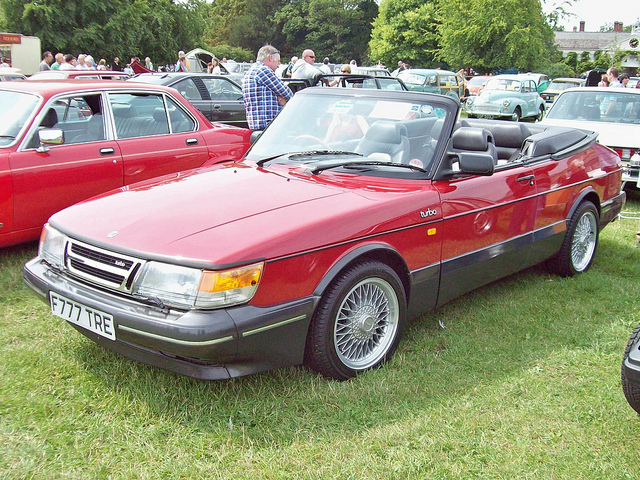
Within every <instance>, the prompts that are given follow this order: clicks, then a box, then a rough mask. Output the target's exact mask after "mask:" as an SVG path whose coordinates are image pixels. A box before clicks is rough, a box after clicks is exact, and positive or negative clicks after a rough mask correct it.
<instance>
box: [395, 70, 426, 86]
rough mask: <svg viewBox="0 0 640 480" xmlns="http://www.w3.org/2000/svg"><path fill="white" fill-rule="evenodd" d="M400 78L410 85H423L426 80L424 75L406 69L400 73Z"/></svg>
mask: <svg viewBox="0 0 640 480" xmlns="http://www.w3.org/2000/svg"><path fill="white" fill-rule="evenodd" d="M398 78H399V79H400V80H402V81H403V82H404V83H407V84H409V85H422V84H423V83H424V80H425V76H424V75H419V74H417V73H411V72H409V71H407V70H404V71H402V72H400V73H399V74H398Z"/></svg>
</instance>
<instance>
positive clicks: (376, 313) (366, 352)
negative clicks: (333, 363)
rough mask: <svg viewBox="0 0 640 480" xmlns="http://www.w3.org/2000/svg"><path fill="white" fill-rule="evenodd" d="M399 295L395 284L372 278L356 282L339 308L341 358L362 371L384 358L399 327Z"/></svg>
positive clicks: (337, 340)
mask: <svg viewBox="0 0 640 480" xmlns="http://www.w3.org/2000/svg"><path fill="white" fill-rule="evenodd" d="M398 315H399V313H398V298H397V296H396V295H395V292H394V290H393V288H392V287H391V285H389V283H387V282H386V281H384V280H382V279H380V278H370V279H366V280H363V281H362V282H360V283H358V284H357V285H355V286H354V287H353V288H352V289H351V290H350V291H349V292H348V293H347V296H346V297H345V299H344V301H343V302H342V304H341V305H340V307H339V309H338V315H337V318H336V326H335V333H334V343H335V349H336V352H337V354H338V357H339V358H340V360H341V361H342V363H344V364H345V365H346V366H347V367H349V368H352V369H354V370H362V369H366V368H369V367H371V366H373V365H375V364H376V363H377V362H378V361H380V359H381V358H383V357H384V356H385V355H386V353H387V351H388V350H389V346H390V345H391V343H392V342H393V340H394V338H395V333H396V330H397V328H398Z"/></svg>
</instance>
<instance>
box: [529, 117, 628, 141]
mask: <svg viewBox="0 0 640 480" xmlns="http://www.w3.org/2000/svg"><path fill="white" fill-rule="evenodd" d="M540 123H542V124H544V125H553V126H559V127H570V128H581V129H583V130H589V131H592V132H598V143H600V144H602V145H606V146H607V147H612V148H613V147H621V148H638V147H640V140H638V133H640V129H639V127H638V125H632V124H626V125H625V124H624V123H610V122H593V121H583V120H582V121H581V120H560V119H553V118H548V117H545V118H543V119H542V121H541V122H540Z"/></svg>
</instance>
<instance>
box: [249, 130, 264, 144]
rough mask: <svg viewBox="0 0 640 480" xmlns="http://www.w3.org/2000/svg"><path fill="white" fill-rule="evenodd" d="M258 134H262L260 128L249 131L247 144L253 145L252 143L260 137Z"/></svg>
mask: <svg viewBox="0 0 640 480" xmlns="http://www.w3.org/2000/svg"><path fill="white" fill-rule="evenodd" d="M260 135H262V130H256V131H255V132H251V136H250V137H249V144H250V145H253V144H254V143H256V140H258V139H259V138H260Z"/></svg>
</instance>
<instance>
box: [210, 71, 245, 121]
mask: <svg viewBox="0 0 640 480" xmlns="http://www.w3.org/2000/svg"><path fill="white" fill-rule="evenodd" d="M198 80H199V81H201V82H202V83H203V84H204V87H205V88H206V89H207V92H208V93H209V97H210V98H211V109H210V112H211V113H210V116H209V117H207V118H209V120H211V121H212V122H222V123H228V124H231V125H237V126H241V127H246V126H247V114H246V110H245V107H244V101H243V97H242V88H241V87H240V86H239V85H237V84H236V83H234V82H232V81H231V80H228V79H226V78H214V77H202V78H199V79H198Z"/></svg>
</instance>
